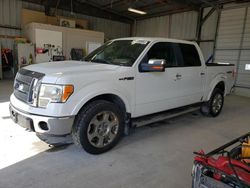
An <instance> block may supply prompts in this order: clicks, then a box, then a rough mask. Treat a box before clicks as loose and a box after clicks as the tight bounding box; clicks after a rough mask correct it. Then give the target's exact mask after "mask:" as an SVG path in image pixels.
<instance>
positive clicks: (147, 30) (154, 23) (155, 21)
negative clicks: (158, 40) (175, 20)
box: [136, 16, 170, 37]
mask: <svg viewBox="0 0 250 188" xmlns="http://www.w3.org/2000/svg"><path fill="white" fill-rule="evenodd" d="M169 19H170V16H160V17H154V18H150V19H145V20H139V21H137V22H136V36H139V37H169Z"/></svg>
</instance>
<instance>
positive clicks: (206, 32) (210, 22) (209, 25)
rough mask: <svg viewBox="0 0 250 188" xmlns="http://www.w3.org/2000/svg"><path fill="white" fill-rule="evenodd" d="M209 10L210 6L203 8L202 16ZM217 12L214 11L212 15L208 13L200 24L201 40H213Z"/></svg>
mask: <svg viewBox="0 0 250 188" xmlns="http://www.w3.org/2000/svg"><path fill="white" fill-rule="evenodd" d="M210 10H211V8H205V9H204V11H203V18H204V17H205V15H207V13H208V12H209V11H210ZM217 18H218V12H217V11H214V12H213V14H212V15H210V16H209V17H208V18H207V20H206V21H205V22H204V24H203V25H202V29H201V40H214V38H215V33H216V24H217Z"/></svg>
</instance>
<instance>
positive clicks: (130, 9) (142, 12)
mask: <svg viewBox="0 0 250 188" xmlns="http://www.w3.org/2000/svg"><path fill="white" fill-rule="evenodd" d="M128 11H130V12H134V13H136V14H147V13H146V12H144V11H141V10H137V9H134V8H128Z"/></svg>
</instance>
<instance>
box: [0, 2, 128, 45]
mask: <svg viewBox="0 0 250 188" xmlns="http://www.w3.org/2000/svg"><path fill="white" fill-rule="evenodd" d="M22 8H27V9H31V10H37V11H44V7H43V6H41V5H37V4H33V3H28V2H22V1H21V0H0V25H8V26H13V27H20V25H21V20H20V19H21V18H20V17H21V9H22ZM52 11H53V10H52ZM58 14H59V15H62V16H68V17H72V15H71V14H70V12H69V11H62V10H59V11H58ZM74 16H75V17H77V18H83V19H87V20H88V21H89V29H91V30H96V31H102V32H104V33H105V38H107V39H113V38H119V37H128V36H130V24H126V23H122V22H117V21H112V20H107V19H102V18H96V17H92V16H85V15H80V14H75V15H74ZM20 34H21V31H20V30H15V29H6V28H1V27H0V35H10V36H12V35H13V36H16V35H20ZM0 43H1V45H2V46H3V47H8V48H12V47H13V40H11V39H3V38H0Z"/></svg>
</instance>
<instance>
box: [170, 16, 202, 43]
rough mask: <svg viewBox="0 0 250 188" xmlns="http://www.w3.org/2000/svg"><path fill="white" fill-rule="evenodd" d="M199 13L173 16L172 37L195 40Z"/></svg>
mask: <svg viewBox="0 0 250 188" xmlns="http://www.w3.org/2000/svg"><path fill="white" fill-rule="evenodd" d="M197 19H198V12H195V11H189V12H183V13H178V14H173V15H171V24H170V37H171V38H177V39H186V40H195V35H196V27H197Z"/></svg>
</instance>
